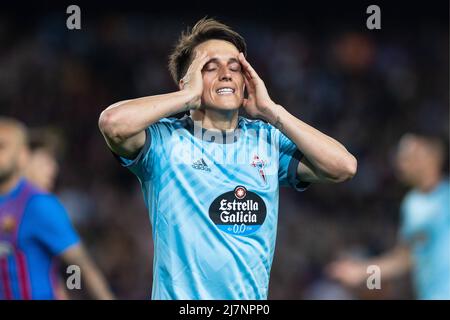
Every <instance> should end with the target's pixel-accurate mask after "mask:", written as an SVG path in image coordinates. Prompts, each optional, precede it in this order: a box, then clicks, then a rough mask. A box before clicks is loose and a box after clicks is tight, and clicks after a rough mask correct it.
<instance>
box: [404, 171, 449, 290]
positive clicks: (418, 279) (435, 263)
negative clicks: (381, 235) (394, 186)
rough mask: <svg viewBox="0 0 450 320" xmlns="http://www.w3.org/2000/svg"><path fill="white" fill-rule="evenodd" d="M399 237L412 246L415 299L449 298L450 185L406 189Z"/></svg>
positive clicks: (445, 183)
mask: <svg viewBox="0 0 450 320" xmlns="http://www.w3.org/2000/svg"><path fill="white" fill-rule="evenodd" d="M401 209H402V220H403V221H402V226H401V237H402V240H403V241H405V242H406V243H407V244H409V246H410V247H411V249H412V256H413V261H414V271H413V276H414V283H415V286H416V294H417V297H418V298H419V299H450V184H449V180H448V179H446V180H443V181H442V182H441V183H440V184H439V185H438V186H436V188H435V189H434V190H432V191H431V192H429V193H422V192H419V191H417V190H413V191H411V192H409V193H408V194H407V195H406V197H405V199H404V200H403V203H402V208H401Z"/></svg>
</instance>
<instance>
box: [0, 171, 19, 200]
mask: <svg viewBox="0 0 450 320" xmlns="http://www.w3.org/2000/svg"><path fill="white" fill-rule="evenodd" d="M20 178H21V176H20V175H18V174H13V175H12V176H10V177H9V178H8V179H6V180H4V181H2V182H0V195H2V194H7V193H8V192H10V191H11V190H12V189H13V188H14V187H15V186H16V185H17V184H18V183H19V181H20Z"/></svg>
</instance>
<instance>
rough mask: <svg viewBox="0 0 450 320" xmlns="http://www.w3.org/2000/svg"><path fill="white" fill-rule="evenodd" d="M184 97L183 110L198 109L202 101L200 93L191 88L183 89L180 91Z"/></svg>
mask: <svg viewBox="0 0 450 320" xmlns="http://www.w3.org/2000/svg"><path fill="white" fill-rule="evenodd" d="M179 92H180V94H181V95H182V97H183V101H184V103H183V108H184V109H183V110H184V111H187V110H191V109H198V108H199V107H200V102H201V94H198V93H196V92H194V91H192V90H190V89H183V90H180V91H179Z"/></svg>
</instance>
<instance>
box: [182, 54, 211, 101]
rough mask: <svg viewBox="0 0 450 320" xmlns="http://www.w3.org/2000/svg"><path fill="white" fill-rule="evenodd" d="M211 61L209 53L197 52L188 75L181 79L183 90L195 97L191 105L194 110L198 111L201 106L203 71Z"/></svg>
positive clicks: (187, 72)
mask: <svg viewBox="0 0 450 320" xmlns="http://www.w3.org/2000/svg"><path fill="white" fill-rule="evenodd" d="M209 59H210V57H209V55H208V53H206V52H204V51H197V52H196V54H195V57H194V59H193V60H192V62H191V64H190V66H189V68H188V70H187V71H186V74H185V75H184V77H183V78H182V79H181V87H182V88H181V90H186V91H189V92H190V93H191V94H192V95H193V96H194V99H193V100H192V101H191V103H190V107H191V108H192V109H197V108H199V107H200V105H201V96H202V93H203V76H202V70H203V67H204V66H205V64H206V63H207V62H208V61H209Z"/></svg>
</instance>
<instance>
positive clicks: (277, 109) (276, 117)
mask: <svg viewBox="0 0 450 320" xmlns="http://www.w3.org/2000/svg"><path fill="white" fill-rule="evenodd" d="M285 112H286V110H285V109H284V108H283V106H281V105H279V104H276V103H273V104H272V105H271V106H270V107H268V108H267V109H266V112H265V113H264V115H263V118H264V119H265V120H266V121H267V122H268V123H270V124H271V125H273V126H275V127H277V123H278V122H279V121H280V118H282V117H283V116H284V113H285Z"/></svg>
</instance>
